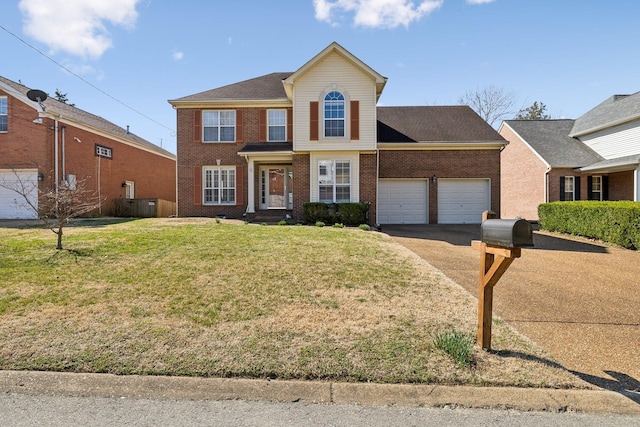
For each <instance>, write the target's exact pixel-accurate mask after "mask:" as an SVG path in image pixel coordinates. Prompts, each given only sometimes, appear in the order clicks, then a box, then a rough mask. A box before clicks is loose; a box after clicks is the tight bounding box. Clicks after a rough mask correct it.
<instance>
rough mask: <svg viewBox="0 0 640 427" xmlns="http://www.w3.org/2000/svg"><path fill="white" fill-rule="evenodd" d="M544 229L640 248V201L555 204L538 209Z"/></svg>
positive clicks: (544, 205) (547, 204)
mask: <svg viewBox="0 0 640 427" xmlns="http://www.w3.org/2000/svg"><path fill="white" fill-rule="evenodd" d="M538 218H539V222H540V227H541V228H543V229H545V230H549V231H557V232H560V233H569V234H574V235H578V236H584V237H591V238H595V239H600V240H604V241H605V242H609V243H613V244H615V245H620V246H623V247H625V248H628V249H638V248H640V202H630V201H619V202H610V201H605V202H595V201H577V202H552V203H545V204H542V205H540V206H538Z"/></svg>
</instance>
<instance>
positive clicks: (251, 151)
mask: <svg viewBox="0 0 640 427" xmlns="http://www.w3.org/2000/svg"><path fill="white" fill-rule="evenodd" d="M386 82H387V79H386V78H385V77H383V76H382V75H381V74H379V73H378V72H376V71H375V70H373V69H372V68H370V67H369V66H368V65H367V64H365V63H363V62H362V61H361V60H360V59H358V58H357V57H355V56H354V55H352V54H351V53H350V52H348V51H347V50H346V49H344V48H343V47H342V46H340V45H339V44H337V43H332V44H330V45H329V46H328V47H326V48H325V49H324V50H322V51H321V52H320V53H318V54H317V55H316V56H314V57H313V58H312V59H311V60H310V61H308V62H307V63H306V64H304V65H303V66H302V67H301V68H299V69H298V70H297V71H295V72H289V73H273V74H268V75H265V76H261V77H257V78H254V79H250V80H246V81H242V82H239V83H234V84H231V85H228V86H223V87H220V88H216V89H212V90H209V91H205V92H201V93H197V94H195V95H190V96H186V97H182V98H178V99H174V100H170V101H169V102H170V103H171V105H173V106H174V108H175V109H176V110H177V128H178V141H177V147H178V168H177V169H178V172H177V173H178V215H179V216H207V217H213V216H226V217H234V218H240V217H248V218H261V217H266V216H269V215H271V216H273V215H274V213H275V215H276V216H279V217H284V216H285V215H290V216H292V217H293V218H294V219H298V220H302V217H303V204H304V203H305V202H310V201H311V202H326V203H334V202H364V203H368V204H369V206H370V209H369V215H370V216H369V222H370V223H372V224H373V223H379V224H394V223H404V224H409V223H412V224H427V223H479V222H480V221H481V214H482V212H483V211H484V210H487V209H492V210H494V211H499V209H500V149H501V148H503V147H504V145H505V144H506V141H505V140H504V139H503V138H502V137H501V136H500V135H499V134H498V133H497V132H496V131H495V130H493V129H492V128H491V127H490V126H489V125H488V124H487V123H486V122H485V121H484V120H482V119H481V118H480V117H479V116H478V115H477V114H476V113H475V112H474V111H473V110H471V108H469V107H468V106H449V107H430V106H422V107H386V106H385V107H378V106H377V103H378V100H379V98H380V96H381V94H382V91H383V89H384V87H385V85H386Z"/></svg>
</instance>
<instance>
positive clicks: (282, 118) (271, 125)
mask: <svg viewBox="0 0 640 427" xmlns="http://www.w3.org/2000/svg"><path fill="white" fill-rule="evenodd" d="M267 122H268V123H267V126H268V129H269V131H268V138H269V139H268V140H269V141H279V142H282V141H286V140H287V110H269V111H267Z"/></svg>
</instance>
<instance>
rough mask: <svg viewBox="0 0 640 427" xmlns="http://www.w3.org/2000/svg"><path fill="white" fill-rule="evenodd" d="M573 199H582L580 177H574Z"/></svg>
mask: <svg viewBox="0 0 640 427" xmlns="http://www.w3.org/2000/svg"><path fill="white" fill-rule="evenodd" d="M573 200H580V177H579V176H575V177H573Z"/></svg>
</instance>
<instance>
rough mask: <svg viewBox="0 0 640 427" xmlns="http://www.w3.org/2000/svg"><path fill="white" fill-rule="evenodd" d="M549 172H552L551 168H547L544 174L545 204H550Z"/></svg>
mask: <svg viewBox="0 0 640 427" xmlns="http://www.w3.org/2000/svg"><path fill="white" fill-rule="evenodd" d="M549 172H551V166H547V170H546V171H545V172H544V203H549Z"/></svg>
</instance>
